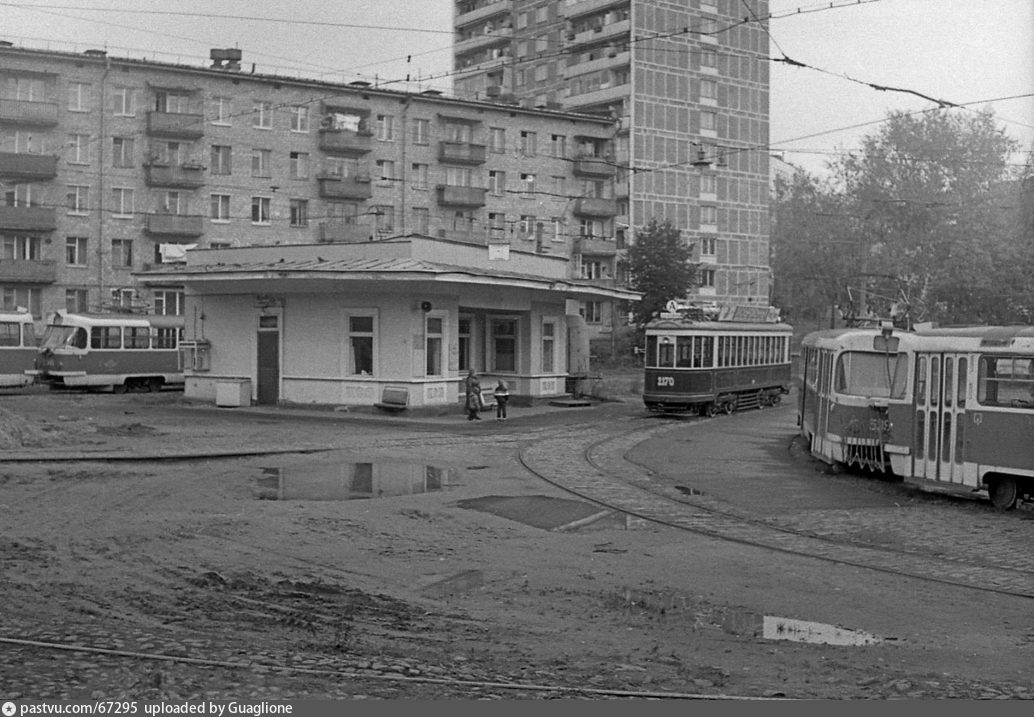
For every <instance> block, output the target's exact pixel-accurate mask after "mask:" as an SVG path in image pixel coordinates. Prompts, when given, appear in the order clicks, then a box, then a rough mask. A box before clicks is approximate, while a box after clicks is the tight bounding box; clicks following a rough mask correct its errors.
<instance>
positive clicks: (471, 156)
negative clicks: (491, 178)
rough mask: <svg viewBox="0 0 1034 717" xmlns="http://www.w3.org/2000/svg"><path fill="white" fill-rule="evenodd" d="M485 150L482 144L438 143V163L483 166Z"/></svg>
mask: <svg viewBox="0 0 1034 717" xmlns="http://www.w3.org/2000/svg"><path fill="white" fill-rule="evenodd" d="M486 150H487V147H486V146H485V145H483V144H471V143H470V142H448V141H445V142H439V143H438V161H439V162H453V163H455V164H484V163H485V151H486Z"/></svg>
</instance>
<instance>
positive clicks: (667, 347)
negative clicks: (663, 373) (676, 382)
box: [657, 336, 675, 368]
mask: <svg viewBox="0 0 1034 717" xmlns="http://www.w3.org/2000/svg"><path fill="white" fill-rule="evenodd" d="M657 366H658V367H659V368H672V367H674V366H675V340H674V339H672V338H670V337H668V336H662V337H661V338H660V341H658V342H657Z"/></svg>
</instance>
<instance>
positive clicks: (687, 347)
mask: <svg viewBox="0 0 1034 717" xmlns="http://www.w3.org/2000/svg"><path fill="white" fill-rule="evenodd" d="M696 341H699V339H695V338H694V337H692V336H680V337H679V338H678V344H676V345H677V346H678V351H677V352H676V355H675V365H676V366H677V367H678V368H690V367H691V366H692V365H693V344H694V343H696Z"/></svg>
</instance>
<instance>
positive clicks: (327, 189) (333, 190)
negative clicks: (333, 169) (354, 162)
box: [316, 174, 373, 201]
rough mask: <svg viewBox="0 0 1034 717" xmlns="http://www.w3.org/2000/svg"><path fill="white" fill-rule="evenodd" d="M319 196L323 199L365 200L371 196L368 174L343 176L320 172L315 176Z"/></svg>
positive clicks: (371, 188) (371, 187)
mask: <svg viewBox="0 0 1034 717" xmlns="http://www.w3.org/2000/svg"><path fill="white" fill-rule="evenodd" d="M316 180H317V181H318V182H319V185H320V196H321V197H322V198H324V199H355V200H360V201H361V200H365V199H369V198H370V197H372V196H373V186H372V185H371V183H370V177H369V175H358V176H353V177H343V176H341V175H338V174H320V175H318V176H317V177H316Z"/></svg>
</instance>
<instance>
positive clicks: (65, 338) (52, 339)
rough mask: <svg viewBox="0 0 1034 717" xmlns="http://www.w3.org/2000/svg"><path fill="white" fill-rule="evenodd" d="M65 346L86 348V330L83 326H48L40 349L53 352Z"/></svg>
mask: <svg viewBox="0 0 1034 717" xmlns="http://www.w3.org/2000/svg"><path fill="white" fill-rule="evenodd" d="M65 346H71V347H73V348H77V349H84V348H86V329H84V328H82V327H81V326H56V325H51V326H48V327H47V330H46V332H45V333H44V334H43V340H42V341H40V348H42V349H50V350H51V351H53V350H54V349H59V348H63V347H65Z"/></svg>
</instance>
